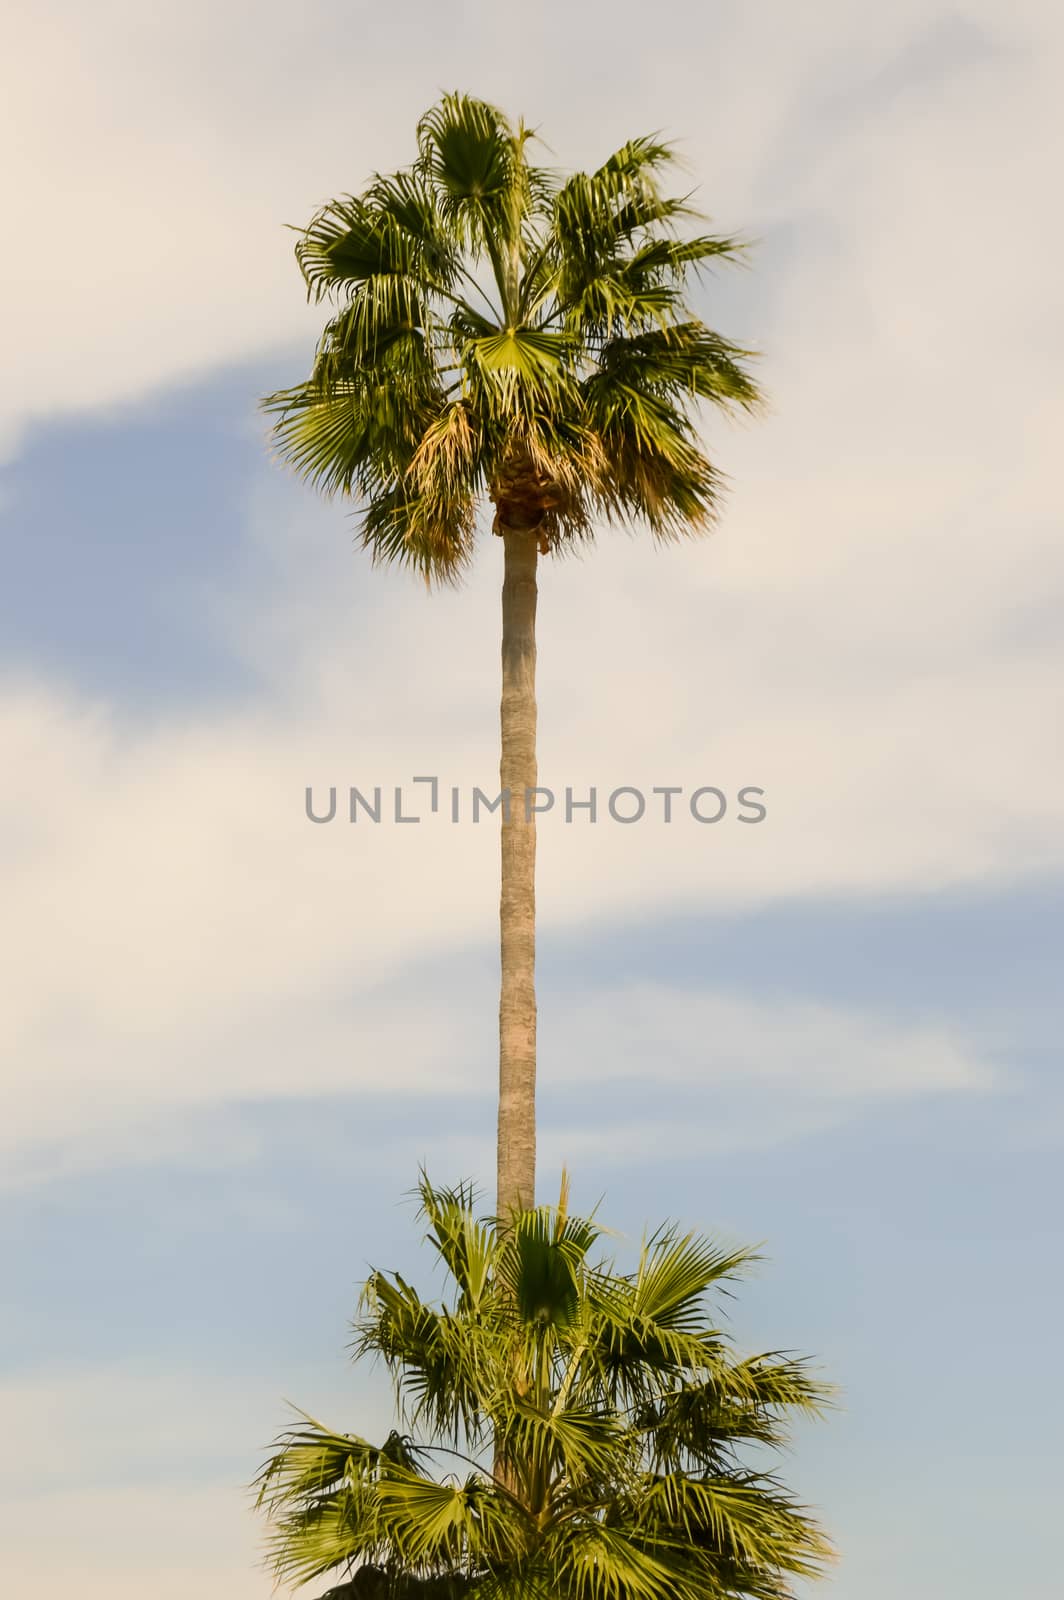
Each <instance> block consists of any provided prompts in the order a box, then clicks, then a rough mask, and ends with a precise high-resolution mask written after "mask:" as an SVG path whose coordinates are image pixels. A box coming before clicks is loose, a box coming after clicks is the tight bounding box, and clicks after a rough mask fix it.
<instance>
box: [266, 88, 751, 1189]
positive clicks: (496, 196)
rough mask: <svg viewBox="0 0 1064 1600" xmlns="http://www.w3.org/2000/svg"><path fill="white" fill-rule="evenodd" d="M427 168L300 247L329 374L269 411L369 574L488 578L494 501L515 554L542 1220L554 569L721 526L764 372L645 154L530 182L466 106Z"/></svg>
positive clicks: (522, 866) (517, 1153)
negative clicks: (698, 281) (545, 610)
mask: <svg viewBox="0 0 1064 1600" xmlns="http://www.w3.org/2000/svg"><path fill="white" fill-rule="evenodd" d="M417 141H418V156H417V159H416V160H415V161H414V163H413V164H412V165H411V166H409V167H407V168H404V169H403V170H401V171H398V172H395V173H393V174H390V175H387V176H382V175H379V174H378V175H377V176H375V177H374V178H373V180H372V181H371V182H370V184H369V185H368V187H367V188H366V189H365V190H364V191H363V193H362V194H361V195H359V196H347V197H345V198H342V199H338V200H334V201H332V202H331V203H330V204H328V205H326V206H325V207H324V209H323V210H321V211H320V212H319V213H318V214H317V215H316V216H315V217H314V219H313V220H312V222H311V223H310V225H309V226H308V227H307V228H306V230H305V231H303V232H302V233H301V237H300V239H299V242H298V244H297V247H296V253H297V257H298V260H299V263H300V266H301V268H302V271H303V275H304V278H305V280H306V284H307V289H308V294H309V295H310V297H311V298H312V299H315V300H326V299H327V300H330V301H331V302H332V305H331V314H330V316H329V319H328V322H327V324H326V326H325V329H324V332H323V334H322V337H321V340H320V343H319V346H318V350H317V354H316V357H315V360H314V364H313V369H312V372H311V375H310V377H309V378H308V379H307V380H306V381H305V382H303V383H300V384H298V385H297V386H296V387H295V388H292V389H287V390H283V391H281V392H280V393H278V394H275V395H272V396H270V397H269V398H268V400H267V401H266V402H265V405H266V407H267V409H268V410H270V411H271V412H272V413H273V415H274V438H275V441H276V443H277V445H278V447H279V451H280V454H281V455H282V457H283V458H285V459H286V460H287V461H288V462H289V463H290V464H291V465H293V466H294V467H295V468H296V469H297V470H298V471H299V472H300V473H301V474H303V475H304V476H305V477H306V478H307V479H309V480H310V481H311V482H313V483H314V484H315V485H316V486H317V487H319V488H320V489H322V490H323V491H325V492H326V493H340V494H342V495H345V496H352V497H355V498H356V499H357V501H358V503H359V507H360V536H361V540H362V543H363V545H364V546H366V547H368V549H369V550H370V551H371V552H372V554H373V556H374V557H375V558H376V559H377V560H379V561H384V562H399V563H402V564H405V565H407V566H409V567H411V568H413V569H414V570H415V571H417V572H419V573H420V574H421V575H422V576H423V577H424V578H425V579H426V580H427V581H428V582H429V583H430V584H432V583H438V582H450V581H453V580H455V579H456V578H458V577H459V576H460V575H461V574H462V572H463V570H464V569H465V567H466V566H467V564H468V562H469V561H470V560H471V558H472V555H473V552H474V548H475V544H476V533H477V529H478V525H479V515H478V514H479V511H480V508H481V507H482V505H483V504H484V502H485V501H490V502H491V504H492V505H493V506H494V523H493V526H494V531H495V533H496V534H498V535H499V536H500V537H501V539H502V543H503V565H504V577H503V586H502V705H501V761H500V777H501V781H502V789H503V792H504V795H508V796H509V803H508V806H507V808H506V809H504V811H503V815H502V828H501V832H502V874H501V876H502V888H501V898H500V922H501V964H502V983H501V994H500V1003H499V1141H498V1192H497V1214H498V1216H499V1217H501V1218H503V1219H505V1218H506V1217H507V1216H508V1215H509V1213H510V1211H511V1210H512V1209H513V1208H515V1207H517V1208H520V1207H522V1206H529V1205H531V1204H533V1203H534V1192H535V1077H536V994H535V861H536V826H535V814H534V811H532V810H531V809H530V806H529V791H531V790H532V789H534V788H535V786H536V781H537V770H536V693H535V671H536V634H535V622H536V593H537V587H536V571H537V563H538V560H539V558H540V557H541V556H551V555H555V554H557V553H559V552H561V551H563V550H565V549H566V548H568V547H571V546H573V545H574V544H578V543H581V542H586V541H588V540H590V538H591V536H592V533H593V529H594V526H595V524H596V522H598V521H610V522H615V523H620V524H628V525H635V526H643V527H646V528H648V529H649V531H650V532H651V534H652V535H654V536H655V537H656V538H658V539H660V540H670V539H675V538H677V537H680V536H682V535H687V534H692V533H698V532H700V531H703V530H705V529H706V528H708V527H709V526H710V525H711V524H712V522H713V519H714V516H715V513H716V511H717V507H718V497H719V494H718V492H719V477H718V474H717V472H716V471H715V469H714V467H713V465H712V463H711V462H710V460H709V459H708V458H707V456H706V454H705V453H704V450H703V448H702V444H701V441H700V436H699V432H698V415H699V411H700V408H701V407H702V405H703V404H704V403H708V404H710V405H716V406H723V407H747V408H749V407H752V406H753V405H754V404H755V403H756V401H757V391H756V388H755V385H754V383H753V381H752V380H751V378H750V377H749V376H748V375H747V373H746V372H745V371H744V370H743V366H742V359H743V357H744V356H745V355H746V354H747V352H745V351H741V350H739V349H738V348H737V347H736V346H734V345H732V344H730V343H729V342H728V341H727V340H725V339H723V338H721V336H720V335H719V334H717V333H714V332H712V331H711V330H710V329H709V328H707V327H706V326H705V324H704V323H703V322H702V321H701V320H700V319H699V318H698V317H697V316H696V315H695V314H694V312H693V311H692V310H691V309H690V307H689V305H688V303H687V295H688V290H689V287H690V281H691V278H692V275H697V273H698V271H699V270H700V269H702V268H704V267H706V266H707V265H708V264H709V263H711V262H715V261H719V260H727V259H729V258H731V257H733V256H734V255H735V254H736V252H737V250H738V249H739V246H738V245H737V244H736V242H735V241H734V240H732V239H727V238H721V237H718V236H716V235H713V234H707V233H702V232H698V231H695V229H694V227H693V223H694V219H696V218H697V213H696V212H694V211H692V209H691V208H690V206H689V205H688V203H687V201H686V199H684V198H680V197H670V196H667V195H665V194H664V193H663V192H662V189H661V185H660V180H661V176H662V174H663V172H665V171H666V170H667V168H668V167H669V164H670V162H671V161H672V160H673V157H672V153H671V151H670V149H669V147H668V146H666V145H665V144H663V143H661V142H660V140H658V139H655V138H641V139H633V140H632V141H631V142H629V143H628V144H626V145H623V146H622V147H621V149H619V150H618V151H617V152H616V153H615V154H614V155H612V156H611V157H610V158H609V160H608V161H606V162H605V163H604V164H603V165H602V166H601V167H599V169H598V170H597V171H595V172H592V173H583V172H579V173H576V174H574V175H572V176H570V177H568V178H567V179H564V180H563V179H562V178H560V177H558V176H557V175H556V174H555V173H554V172H553V171H551V170H548V169H547V168H544V167H539V166H534V165H533V164H532V163H531V161H530V159H529V147H530V145H531V143H532V135H531V134H530V132H529V130H528V129H526V128H525V127H524V126H523V125H518V126H516V127H515V126H513V125H512V124H511V123H510V122H509V121H508V120H507V119H506V117H504V116H503V115H502V113H501V112H499V111H497V110H496V109H494V108H493V107H492V106H489V105H486V104H484V103H483V102H482V101H479V100H474V99H471V98H469V97H468V96H465V95H457V94H450V95H447V96H446V97H445V98H444V99H443V100H442V101H440V103H439V104H438V105H437V106H435V107H434V108H433V109H432V110H430V111H429V112H428V113H427V114H426V115H425V116H424V117H423V118H422V119H421V122H420V123H419V124H418V129H417Z"/></svg>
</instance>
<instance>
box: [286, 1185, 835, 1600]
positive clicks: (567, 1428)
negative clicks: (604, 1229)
mask: <svg viewBox="0 0 1064 1600" xmlns="http://www.w3.org/2000/svg"><path fill="white" fill-rule="evenodd" d="M419 1187H420V1196H421V1206H422V1214H423V1216H424V1218H425V1219H426V1220H427V1223H428V1237H429V1240H430V1241H431V1243H432V1245H433V1246H434V1248H435V1250H436V1251H437V1253H438V1254H439V1256H440V1258H441V1259H442V1261H443V1264H444V1266H445V1268H446V1270H447V1274H448V1276H449V1278H450V1281H451V1285H452V1288H453V1293H452V1294H451V1296H450V1297H449V1300H448V1302H447V1303H446V1304H444V1305H440V1306H437V1305H433V1304H431V1303H429V1302H427V1301H425V1300H423V1299H422V1298H421V1297H420V1296H419V1295H418V1293H417V1292H416V1290H415V1289H413V1288H412V1287H411V1286H410V1285H409V1284H408V1283H406V1282H404V1281H403V1279H402V1278H401V1277H400V1276H399V1275H398V1274H397V1273H393V1274H385V1273H382V1272H373V1273H372V1275H371V1276H370V1278H369V1280H368V1282H367V1284H366V1286H365V1289H364V1291H363V1298H362V1304H361V1310H360V1316H359V1320H358V1321H357V1322H356V1325H355V1333H356V1343H355V1353H356V1359H357V1358H358V1357H361V1356H366V1355H375V1356H379V1357H383V1359H384V1361H385V1363H386V1365H387V1366H388V1368H389V1370H390V1373H391V1375H392V1378H393V1380H394V1382H395V1387H396V1399H397V1405H398V1410H399V1423H400V1427H399V1429H397V1430H396V1431H394V1432H392V1433H391V1434H390V1435H389V1436H388V1438H387V1439H386V1440H385V1441H384V1443H383V1444H380V1445H373V1444H370V1443H368V1442H367V1441H366V1440H364V1439H362V1438H359V1437H358V1436H357V1435H355V1434H349V1433H333V1432H331V1431H330V1430H329V1429H327V1428H325V1427H323V1426H322V1425H321V1424H320V1423H318V1422H315V1421H314V1420H313V1419H311V1418H309V1417H307V1418H305V1419H304V1421H303V1422H302V1423H301V1424H300V1425H299V1426H297V1427H294V1428H292V1429H291V1430H289V1431H288V1432H286V1433H285V1434H284V1435H283V1436H282V1437H281V1439H280V1440H278V1443H277V1448H276V1453H275V1454H274V1455H273V1457H272V1459H270V1460H269V1461H268V1462H267V1464H266V1466H265V1467H264V1468H263V1471H262V1473H261V1474H260V1477H259V1479H258V1480H257V1485H258V1490H259V1504H260V1506H262V1507H263V1508H264V1509H265V1511H266V1512H267V1514H268V1516H269V1518H270V1524H271V1534H270V1553H271V1564H272V1566H273V1568H274V1571H275V1573H276V1576H277V1578H278V1580H279V1581H281V1582H286V1583H289V1584H304V1583H311V1582H314V1581H315V1580H320V1579H324V1578H326V1577H332V1578H333V1579H334V1580H339V1581H334V1582H333V1585H332V1587H331V1588H329V1590H328V1591H327V1592H328V1595H329V1596H330V1597H331V1600H464V1597H466V1596H471V1595H473V1594H476V1595H478V1596H484V1597H488V1596H491V1597H492V1600H494V1597H498V1600H504V1597H505V1600H510V1597H514V1600H516V1597H518V1596H520V1597H522V1600H524V1597H528V1600H713V1597H717V1596H720V1597H724V1596H729V1597H735V1596H752V1597H765V1600H768V1597H774V1600H779V1597H781V1596H785V1595H787V1594H788V1593H789V1583H790V1580H791V1579H793V1578H796V1577H813V1576H816V1575H818V1574H819V1572H820V1571H821V1570H822V1568H823V1566H824V1564H825V1562H826V1561H827V1560H828V1558H829V1556H830V1547H829V1546H828V1544H827V1542H826V1540H825V1538H824V1536H823V1535H822V1533H821V1532H820V1530H819V1529H818V1527H817V1525H816V1523H815V1521H814V1520H813V1519H812V1517H811V1516H810V1515H809V1513H808V1512H807V1511H806V1510H805V1509H804V1508H803V1507H801V1506H800V1505H798V1504H796V1503H795V1502H794V1500H793V1499H792V1498H791V1497H790V1495H789V1494H788V1493H787V1492H786V1491H785V1489H784V1488H783V1487H782V1486H781V1484H780V1483H779V1481H778V1480H777V1479H776V1478H775V1477H774V1476H773V1475H771V1474H769V1473H765V1472H763V1471H759V1470H756V1469H755V1467H754V1466H753V1465H751V1464H750V1461H749V1459H748V1447H750V1446H755V1447H757V1446H761V1447H764V1446H778V1445H780V1444H781V1443H782V1442H783V1441H784V1437H785V1431H786V1423H787V1420H788V1418H789V1417H791V1416H801V1415H805V1414H809V1413H814V1414H815V1413H818V1412H819V1411H820V1410H821V1408H822V1407H823V1405H824V1404H825V1402H826V1400H827V1398H828V1391H827V1390H826V1388H825V1387H824V1386H823V1385H822V1384H821V1383H819V1382H818V1381H817V1380H816V1379H815V1378H814V1377H813V1376H812V1375H811V1374H810V1372H809V1371H808V1369H807V1367H806V1365H805V1363H804V1362H802V1361H800V1360H796V1359H794V1358H792V1357H790V1356H786V1355H781V1354H779V1353H772V1354H767V1355H760V1356H755V1357H747V1358H741V1357H739V1356H738V1355H737V1354H736V1353H735V1352H734V1350H733V1349H732V1348H731V1346H730V1344H729V1342H728V1340H727V1339H726V1338H725V1337H724V1336H723V1335H722V1333H721V1332H720V1330H719V1329H718V1328H717V1327H716V1326H715V1325H714V1323H713V1322H712V1320H711V1319H710V1316H709V1311H708V1306H707V1295H708V1294H709V1292H710V1291H714V1290H717V1291H719V1290H720V1289H722V1287H723V1286H725V1285H726V1284H727V1282H728V1281H729V1280H730V1279H732V1278H733V1277H734V1276H735V1275H736V1274H737V1273H739V1272H740V1271H741V1269H742V1268H743V1266H744V1265H745V1264H746V1263H747V1262H748V1261H749V1260H750V1259H751V1254H750V1252H749V1251H746V1250H738V1251H734V1252H727V1251H724V1250H721V1249H719V1248H718V1247H717V1246H715V1245H714V1244H712V1243H711V1242H709V1241H707V1240H705V1239H703V1238H698V1237H695V1236H692V1235H681V1234H680V1233H678V1232H677V1231H675V1230H673V1229H664V1230H662V1231H660V1232H659V1233H657V1234H655V1235H654V1236H653V1237H652V1238H651V1239H649V1240H648V1241H647V1242H645V1243H644V1245H643V1248H642V1252H641V1255H640V1258H639V1264H638V1266H637V1268H636V1270H635V1271H634V1272H620V1271H618V1270H617V1269H616V1267H615V1266H614V1264H613V1263H611V1262H608V1261H593V1260H592V1259H591V1251H592V1249H593V1247H594V1246H595V1244H596V1241H597V1240H598V1239H599V1238H600V1237H601V1233H600V1230H599V1229H598V1228H597V1227H596V1226H595V1224H594V1223H593V1222H592V1221H589V1220H586V1219H582V1218H578V1217H573V1216H570V1215H569V1214H568V1209H567V1203H566V1192H565V1188H564V1186H563V1191H562V1197H561V1200H560V1203H559V1204H558V1206H556V1207H548V1206H541V1207H538V1208H536V1209H533V1210H525V1211H522V1212H520V1213H517V1214H516V1216H515V1219H514V1225H513V1227H512V1228H511V1229H509V1230H507V1231H506V1232H501V1231H499V1230H497V1229H496V1228H495V1227H494V1226H493V1225H492V1221H491V1219H484V1220H481V1219H478V1217H477V1216H476V1214H475V1211H474V1203H473V1195H472V1192H471V1191H470V1190H469V1189H467V1188H460V1189H457V1190H441V1189H434V1188H433V1187H432V1186H431V1185H430V1184H429V1183H428V1181H427V1180H426V1179H424V1178H423V1179H422V1181H421V1184H420V1186H419ZM493 1460H494V1461H495V1462H496V1463H498V1462H499V1461H500V1460H501V1461H502V1462H503V1463H504V1468H503V1470H498V1467H497V1466H496V1468H495V1470H493V1467H492V1461H493Z"/></svg>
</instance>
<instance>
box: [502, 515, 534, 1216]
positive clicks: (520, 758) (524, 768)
mask: <svg viewBox="0 0 1064 1600" xmlns="http://www.w3.org/2000/svg"><path fill="white" fill-rule="evenodd" d="M502 538H503V549H504V552H505V566H504V577H503V585H502V706H501V713H500V722H501V733H502V758H501V761H500V764H499V774H500V777H501V779H502V787H503V791H504V793H505V792H506V791H509V794H510V805H509V813H508V814H507V808H506V806H505V803H504V806H503V818H502V892H501V896H500V903H499V928H500V945H501V958H502V983H501V989H500V994H499V1145H498V1202H497V1203H498V1211H497V1214H498V1216H499V1217H500V1219H503V1220H505V1218H506V1217H507V1216H509V1214H510V1212H511V1211H512V1210H513V1209H514V1208H515V1207H525V1206H531V1205H534V1204H535V1185H536V819H535V814H534V813H533V814H532V815H529V813H528V810H527V804H526V797H527V794H528V791H529V790H531V789H534V788H535V786H536V781H537V767H536V562H537V557H538V544H537V538H536V534H535V532H529V531H528V530H526V529H523V528H521V529H510V528H505V527H504V528H503V529H502Z"/></svg>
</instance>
